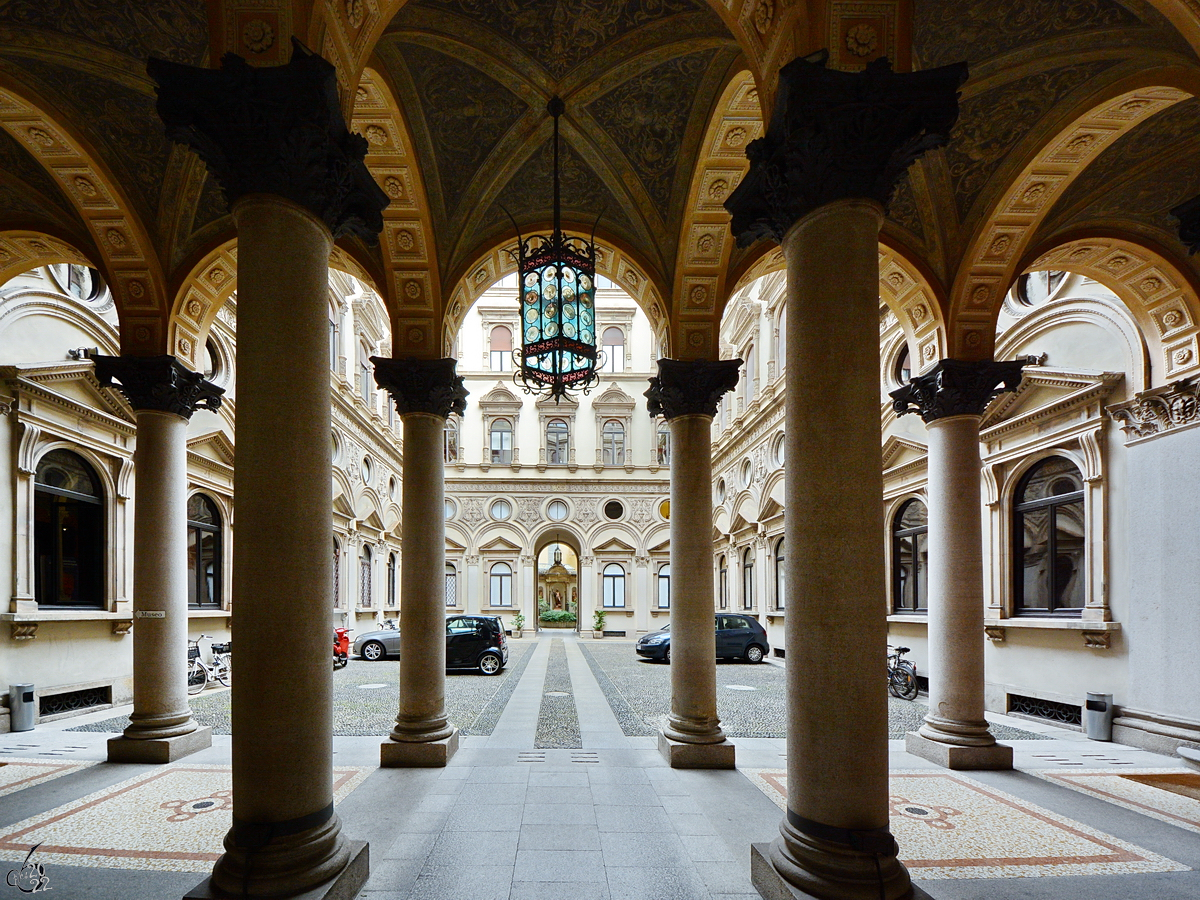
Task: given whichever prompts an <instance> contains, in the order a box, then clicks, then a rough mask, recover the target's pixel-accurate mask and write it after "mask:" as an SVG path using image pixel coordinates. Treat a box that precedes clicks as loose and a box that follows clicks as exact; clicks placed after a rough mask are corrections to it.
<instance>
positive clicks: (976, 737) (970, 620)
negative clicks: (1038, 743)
mask: <svg viewBox="0 0 1200 900" xmlns="http://www.w3.org/2000/svg"><path fill="white" fill-rule="evenodd" d="M1022 365H1023V363H1022V362H1010V363H996V362H992V361H990V360H985V361H982V362H962V361H959V360H950V359H947V360H942V361H941V362H939V363H938V365H937V366H936V367H935V368H934V369H933V370H932V371H931V372H929V373H927V374H925V375H918V376H917V377H916V378H913V379H912V381H910V382H909V383H908V384H906V385H905V386H904V387H902V388H899V389H897V390H895V391H893V392H892V398H893V400H894V407H895V409H896V411H897V412H898V413H900V414H901V415H903V414H904V413H906V412H920V414H921V417H922V419H924V420H925V425H926V429H927V433H928V436H929V455H928V464H929V713H928V714H927V715H926V716H925V722H924V724H922V725H921V729H920V731H919V733H910V734H909V735H908V736H907V739H906V747H907V749H908V752H909V753H912V754H914V755H916V756H920V757H921V758H923V759H927V760H929V761H931V762H934V763H937V764H938V765H941V766H945V767H946V768H949V769H1011V768H1012V748H1011V747H1005V746H1001V745H999V744H997V743H996V739H995V737H993V736H992V733H991V730H990V729H989V727H988V723H987V720H986V719H985V718H984V714H983V710H984V696H983V695H984V672H983V644H984V634H983V618H984V616H983V613H984V610H983V540H982V524H981V519H982V511H981V509H980V506H981V499H980V474H979V473H980V459H979V422H980V418H981V417H982V415H983V412H984V410H985V409H986V408H987V405H988V403H989V402H990V401H991V400H992V398H993V397H995V396H996V394H998V393H999V392H1000V391H1003V390H1015V389H1016V387H1017V385H1018V384H1020V381H1021V366H1022Z"/></svg>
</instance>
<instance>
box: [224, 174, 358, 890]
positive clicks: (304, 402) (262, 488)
mask: <svg viewBox="0 0 1200 900" xmlns="http://www.w3.org/2000/svg"><path fill="white" fill-rule="evenodd" d="M233 214H234V220H235V222H236V223H237V228H238V340H237V377H238V386H239V388H240V390H239V391H238V421H237V460H236V462H235V463H234V495H235V496H236V498H237V518H238V521H237V528H236V530H235V532H234V559H235V560H236V565H235V568H234V572H233V610H234V615H233V643H234V647H235V651H236V657H235V658H236V661H237V665H236V671H237V677H236V678H235V679H234V682H233V691H232V693H233V698H232V703H233V714H232V719H233V798H234V800H233V803H234V806H233V816H234V825H233V828H232V830H231V831H230V833H229V835H228V836H227V837H226V839H225V848H226V853H225V855H223V856H222V857H221V858H220V859H219V860H218V861H217V863H216V866H215V867H214V869H213V878H212V881H213V884H214V885H215V886H216V887H217V888H218V889H220V890H224V891H227V892H230V893H235V894H237V895H238V896H241V895H242V893H243V892H246V893H247V895H248V896H254V897H257V896H281V895H283V896H288V895H290V894H292V893H299V892H300V891H302V890H304V889H306V888H310V887H313V886H315V885H317V884H320V883H321V882H324V881H326V880H329V879H330V878H332V877H334V876H335V875H337V874H338V873H339V872H340V871H341V870H342V869H344V868H345V867H346V865H347V863H348V862H349V859H350V850H349V846H348V842H347V841H346V839H345V837H344V836H343V835H342V833H341V826H340V823H339V822H338V819H337V817H336V816H335V815H334V814H333V773H332V769H333V738H332V718H333V707H332V694H333V683H332V662H331V659H332V656H331V649H330V642H331V639H332V635H331V629H330V626H329V619H330V610H331V609H332V608H333V598H332V589H333V568H332V567H333V526H332V523H333V498H332V486H331V485H332V481H331V477H332V465H331V460H330V444H329V435H330V433H331V432H330V429H331V414H330V393H329V362H328V352H329V351H328V340H329V335H328V331H329V315H328V305H329V271H328V259H329V252H330V250H331V248H332V244H333V241H332V237H331V235H330V232H329V229H328V228H327V227H326V226H325V225H324V224H323V223H322V222H321V221H320V220H319V219H317V218H316V217H315V216H313V215H312V214H311V213H309V212H308V211H306V210H305V209H303V208H301V207H299V206H297V205H295V204H293V203H291V202H289V201H286V200H283V199H281V198H278V197H274V196H269V195H263V194H257V195H255V194H252V195H248V196H246V197H245V198H243V199H241V200H240V201H238V202H237V203H236V204H235V205H234V208H233Z"/></svg>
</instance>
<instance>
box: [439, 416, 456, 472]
mask: <svg viewBox="0 0 1200 900" xmlns="http://www.w3.org/2000/svg"><path fill="white" fill-rule="evenodd" d="M442 456H443V458H444V459H445V460H446V462H448V463H456V462H458V419H457V418H455V417H454V416H449V417H447V419H446V430H445V432H444V433H443V439H442Z"/></svg>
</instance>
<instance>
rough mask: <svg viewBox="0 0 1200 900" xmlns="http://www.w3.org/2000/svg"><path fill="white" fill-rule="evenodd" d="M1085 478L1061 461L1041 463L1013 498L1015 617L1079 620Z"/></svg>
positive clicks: (1082, 595) (1083, 571)
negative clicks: (1048, 616) (1071, 618)
mask: <svg viewBox="0 0 1200 900" xmlns="http://www.w3.org/2000/svg"><path fill="white" fill-rule="evenodd" d="M1086 524H1087V523H1086V520H1085V512H1084V499H1083V476H1082V474H1080V471H1079V468H1078V467H1077V466H1076V465H1075V464H1074V463H1073V462H1071V461H1070V460H1068V459H1064V458H1063V457H1061V456H1051V457H1047V458H1046V459H1043V460H1041V461H1040V462H1038V463H1037V464H1036V465H1034V467H1033V468H1032V469H1030V470H1029V471H1028V472H1027V473H1025V476H1024V477H1023V478H1022V479H1021V481H1020V483H1019V484H1018V485H1017V490H1016V493H1015V495H1014V496H1013V534H1014V535H1015V536H1016V541H1014V544H1013V554H1014V559H1013V572H1014V579H1013V601H1014V602H1013V606H1014V611H1015V612H1016V613H1017V615H1039V616H1045V615H1052V616H1079V615H1081V614H1082V611H1083V607H1084V602H1085V598H1086V593H1087V592H1086V584H1085V582H1084V579H1085V578H1086V569H1085V566H1084V556H1085V552H1086V550H1085V548H1086V542H1087V530H1086Z"/></svg>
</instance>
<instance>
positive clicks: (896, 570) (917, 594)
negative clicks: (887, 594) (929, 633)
mask: <svg viewBox="0 0 1200 900" xmlns="http://www.w3.org/2000/svg"><path fill="white" fill-rule="evenodd" d="M914 503H919V504H921V505H922V506H923V507H925V524H924V525H913V526H909V527H906V528H901V527H900V520H901V519H902V518H904V516H905V514H906V513H907V511H908V510H909V509H910V508H911V507H912V505H913V504H914ZM922 537H924V541H923V543H921V544H919V543H918V539H920V538H922ZM906 538H911V539H914V540H913V573H914V578H915V579H916V588H914V590H913V606H912V608H911V609H910V608H908V607H906V606H902V605H901V602H902V600H903V597H904V585H902V584H901V580H902V579H901V576H902V568H901V565H900V542H901V541H902V540H904V539H906ZM891 544H892V573H891V575H892V577H891V579H890V580H891V588H892V615H897V616H927V615H928V614H929V563H928V553H929V504H928V503H926V502H925V501H924V499H922V498H921V497H909V498H907V499H906V500H904V502H903V503H901V504H900V505H899V506H898V507H896V512H895V514H894V515H893V516H892V528H891ZM918 546H924V548H925V553H926V557H925V559H926V562H925V564H924V565H923V566H922V565H920V564H919V559H920V555H919V552H918ZM922 587H924V605H923V606H922V605H920V604H921V589H922Z"/></svg>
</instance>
